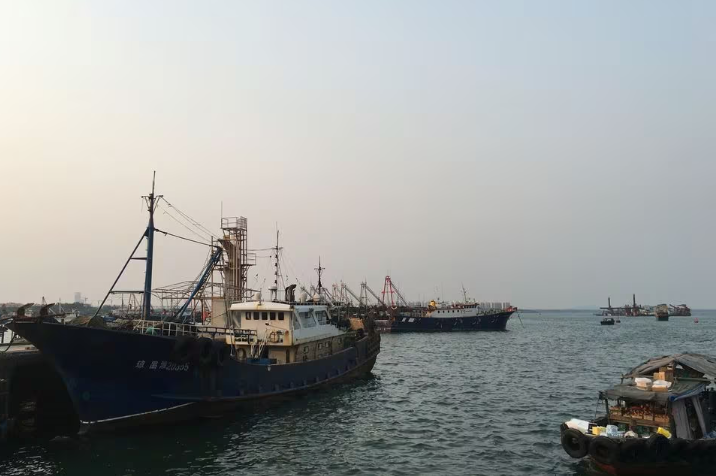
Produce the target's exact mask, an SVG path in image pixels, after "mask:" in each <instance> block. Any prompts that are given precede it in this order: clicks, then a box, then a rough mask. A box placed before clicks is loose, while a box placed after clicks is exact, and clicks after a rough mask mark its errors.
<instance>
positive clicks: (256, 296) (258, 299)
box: [252, 291, 261, 302]
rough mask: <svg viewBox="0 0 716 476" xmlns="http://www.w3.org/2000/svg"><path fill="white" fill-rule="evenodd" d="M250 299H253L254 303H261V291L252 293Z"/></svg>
mask: <svg viewBox="0 0 716 476" xmlns="http://www.w3.org/2000/svg"><path fill="white" fill-rule="evenodd" d="M252 299H253V300H254V301H259V302H261V291H256V292H255V293H254V295H253V298H252Z"/></svg>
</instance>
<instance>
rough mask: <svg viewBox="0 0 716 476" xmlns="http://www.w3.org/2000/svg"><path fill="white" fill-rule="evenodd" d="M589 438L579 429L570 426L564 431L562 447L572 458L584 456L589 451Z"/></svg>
mask: <svg viewBox="0 0 716 476" xmlns="http://www.w3.org/2000/svg"><path fill="white" fill-rule="evenodd" d="M589 446H590V445H589V440H588V438H587V437H586V436H584V435H583V434H582V433H581V432H579V431H578V430H575V429H572V428H569V429H568V430H565V431H564V433H562V448H564V451H566V452H567V454H568V455H569V456H571V457H572V458H584V457H585V456H587V453H588V452H589Z"/></svg>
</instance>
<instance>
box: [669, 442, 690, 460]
mask: <svg viewBox="0 0 716 476" xmlns="http://www.w3.org/2000/svg"><path fill="white" fill-rule="evenodd" d="M689 443H690V442H689V440H684V439H683V438H672V439H670V440H669V460H670V461H681V460H683V459H685V458H686V456H687V454H686V453H687V450H688V447H689Z"/></svg>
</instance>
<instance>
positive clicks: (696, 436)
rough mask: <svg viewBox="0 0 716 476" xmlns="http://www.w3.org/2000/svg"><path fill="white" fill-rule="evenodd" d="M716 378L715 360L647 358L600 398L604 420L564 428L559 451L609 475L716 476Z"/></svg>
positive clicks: (572, 423) (599, 417) (690, 356)
mask: <svg viewBox="0 0 716 476" xmlns="http://www.w3.org/2000/svg"><path fill="white" fill-rule="evenodd" d="M715 377H716V357H709V356H706V355H701V354H675V355H669V356H663V357H657V358H653V359H650V360H648V361H646V362H644V363H642V364H641V365H639V366H637V367H634V368H633V369H631V370H630V371H629V372H627V373H626V374H625V375H623V376H622V378H621V382H620V383H619V384H617V385H614V386H613V387H611V388H608V389H607V390H605V391H602V392H599V401H600V403H601V404H600V405H598V408H600V407H601V408H602V414H601V415H599V414H598V415H595V419H594V420H592V421H585V420H577V419H572V420H570V421H568V422H565V423H563V424H562V425H561V428H560V433H561V442H562V447H563V448H564V450H565V451H566V452H567V454H569V455H570V456H571V457H573V458H584V457H589V458H590V459H591V460H592V462H593V463H594V465H595V466H597V467H598V468H600V469H601V470H603V471H606V472H607V473H609V474H619V475H626V474H677V473H678V474H713V467H714V465H715V464H716V431H714V430H716V392H715V391H714V387H713V383H714V378H715ZM598 413H599V410H598ZM707 468H711V469H710V471H712V472H711V473H709V472H707V473H704V472H703V471H704V470H705V469H707Z"/></svg>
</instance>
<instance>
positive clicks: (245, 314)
mask: <svg viewBox="0 0 716 476" xmlns="http://www.w3.org/2000/svg"><path fill="white" fill-rule="evenodd" d="M244 318H245V319H246V320H247V321H250V320H251V313H250V312H245V313H244Z"/></svg>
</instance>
